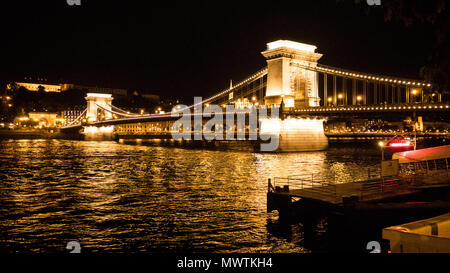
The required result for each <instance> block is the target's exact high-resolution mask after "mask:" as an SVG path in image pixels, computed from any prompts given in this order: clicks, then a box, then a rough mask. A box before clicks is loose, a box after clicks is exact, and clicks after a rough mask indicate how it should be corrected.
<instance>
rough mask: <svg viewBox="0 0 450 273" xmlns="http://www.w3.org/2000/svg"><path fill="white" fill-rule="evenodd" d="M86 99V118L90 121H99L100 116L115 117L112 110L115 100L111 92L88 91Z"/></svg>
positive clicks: (102, 117) (103, 117) (105, 117)
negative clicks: (112, 103)
mask: <svg viewBox="0 0 450 273" xmlns="http://www.w3.org/2000/svg"><path fill="white" fill-rule="evenodd" d="M85 99H86V101H87V111H86V120H87V122H88V123H91V122H96V121H99V120H100V118H101V119H105V120H106V119H112V118H113V116H112V114H111V112H110V111H111V102H112V100H113V97H112V95H111V94H98V93H87V95H86V97H85ZM99 106H100V107H99ZM101 107H103V108H104V109H106V110H108V111H105V110H104V109H102V108H101Z"/></svg>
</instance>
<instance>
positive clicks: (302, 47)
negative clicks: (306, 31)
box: [267, 40, 317, 52]
mask: <svg viewBox="0 0 450 273" xmlns="http://www.w3.org/2000/svg"><path fill="white" fill-rule="evenodd" d="M280 47H286V48H290V49H296V50H301V51H307V52H315V51H316V48H317V47H316V46H314V45H308V44H303V43H298V42H293V41H288V40H278V41H275V42H271V43H268V44H267V48H268V49H269V50H271V49H276V48H280Z"/></svg>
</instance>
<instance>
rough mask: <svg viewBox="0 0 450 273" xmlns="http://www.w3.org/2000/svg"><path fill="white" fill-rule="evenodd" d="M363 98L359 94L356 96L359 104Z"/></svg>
mask: <svg viewBox="0 0 450 273" xmlns="http://www.w3.org/2000/svg"><path fill="white" fill-rule="evenodd" d="M361 100H362V97H361V96H357V97H356V101H357V104H359V103H360V102H361Z"/></svg>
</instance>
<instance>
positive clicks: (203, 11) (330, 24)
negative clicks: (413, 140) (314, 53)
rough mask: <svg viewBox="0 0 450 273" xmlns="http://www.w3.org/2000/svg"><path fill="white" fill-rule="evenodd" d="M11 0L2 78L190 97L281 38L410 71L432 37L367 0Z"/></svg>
mask: <svg viewBox="0 0 450 273" xmlns="http://www.w3.org/2000/svg"><path fill="white" fill-rule="evenodd" d="M385 1H386V0H385ZM11 2H14V4H11V3H10V4H8V5H9V6H5V4H4V3H2V8H1V15H2V16H1V17H0V23H1V26H0V28H1V34H2V35H1V36H2V40H1V45H0V47H1V55H0V57H1V60H0V80H11V79H20V78H23V77H24V76H34V77H37V76H40V77H46V78H48V79H51V80H53V81H57V80H58V79H64V80H65V81H67V82H75V83H80V84H86V85H88V84H89V85H98V86H107V87H120V88H141V89H145V90H149V91H153V92H155V93H158V94H161V95H165V96H168V97H171V96H173V97H178V96H183V97H185V98H189V100H192V97H193V96H194V95H204V96H206V95H211V94H213V93H215V92H217V91H219V90H221V89H223V88H225V87H227V86H228V84H229V80H230V79H233V80H234V81H235V82H236V81H238V80H240V79H242V78H244V77H246V76H248V75H250V74H251V73H253V72H256V71H257V70H258V69H260V68H262V67H263V66H265V59H264V57H263V56H262V55H261V54H260V52H261V51H263V50H265V48H266V43H267V42H271V41H274V40H277V39H288V40H294V41H299V42H305V43H311V44H315V45H317V47H318V52H320V53H323V54H324V56H323V57H322V59H321V60H320V61H319V62H320V63H322V64H326V65H331V66H337V67H342V68H348V69H355V70H359V71H362V72H373V73H381V74H386V75H397V76H404V77H413V78H418V77H419V72H418V71H419V68H420V67H421V66H422V65H423V64H425V61H426V58H427V56H428V55H429V53H430V52H429V51H430V50H431V48H432V45H431V44H432V40H433V39H432V32H431V31H429V30H427V29H426V28H425V27H420V26H413V27H408V28H407V27H404V26H403V25H401V24H400V23H395V22H388V23H386V22H384V20H383V14H382V11H381V9H380V8H376V7H368V6H366V4H365V1H362V4H360V5H355V4H353V2H352V1H350V3H348V4H336V1H335V0H328V1H325V0H309V1H306V0H305V1H304V0H294V1H281V0H278V1H235V2H234V1H203V2H202V1H160V2H156V1H142V2H135V1H127V0H122V1H92V0H90V1H89V0H81V6H79V7H75V6H69V5H67V4H66V0H59V1H21V0H19V1H11ZM43 2H45V3H43ZM363 8H369V9H370V12H369V14H365V13H364V10H363Z"/></svg>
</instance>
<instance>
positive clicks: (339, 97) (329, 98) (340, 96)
mask: <svg viewBox="0 0 450 273" xmlns="http://www.w3.org/2000/svg"><path fill="white" fill-rule="evenodd" d="M418 93H419V91H417V90H416V89H413V90H411V94H413V95H417V94H418ZM433 96H434V94H433ZM337 97H338V99H342V98H343V97H344V96H343V95H342V94H338V96H337ZM327 100H328V102H332V101H333V97H328V99H327ZM356 100H357V101H362V96H357V97H356Z"/></svg>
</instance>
